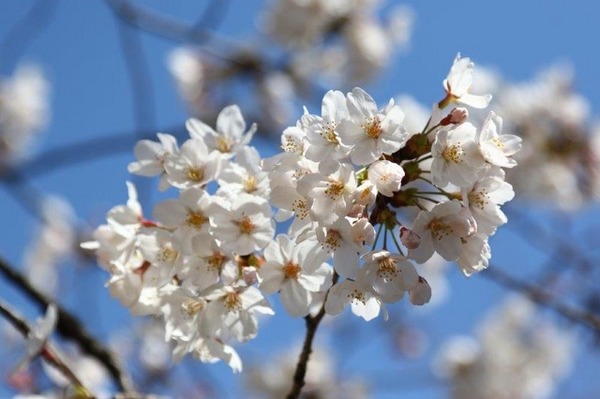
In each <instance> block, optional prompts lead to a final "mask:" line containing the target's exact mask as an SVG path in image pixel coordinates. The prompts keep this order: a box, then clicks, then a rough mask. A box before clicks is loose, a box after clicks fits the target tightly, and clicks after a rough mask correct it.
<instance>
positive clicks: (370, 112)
mask: <svg viewBox="0 0 600 399" xmlns="http://www.w3.org/2000/svg"><path fill="white" fill-rule="evenodd" d="M347 102H348V110H349V112H350V118H351V119H349V120H345V121H343V122H342V123H341V126H340V130H339V132H340V137H341V139H342V142H344V143H345V144H347V145H349V146H351V149H350V158H351V159H352V162H353V163H355V164H357V165H368V164H370V163H372V162H374V161H376V160H377V159H378V158H379V157H380V156H381V155H383V154H386V155H390V154H392V153H394V152H396V151H398V150H399V149H400V148H402V147H403V146H404V145H405V144H406V142H407V141H408V139H409V138H410V135H409V134H408V133H407V132H406V129H405V128H404V126H402V120H403V119H404V113H403V112H402V110H401V109H400V107H398V106H397V105H394V104H393V100H391V102H390V104H389V105H388V107H386V108H385V109H383V110H379V109H378V107H377V104H376V103H375V100H373V98H372V97H371V96H370V95H369V94H368V93H367V92H365V91H364V90H362V89H360V88H358V87H357V88H354V89H353V90H352V92H351V93H349V94H348V96H347Z"/></svg>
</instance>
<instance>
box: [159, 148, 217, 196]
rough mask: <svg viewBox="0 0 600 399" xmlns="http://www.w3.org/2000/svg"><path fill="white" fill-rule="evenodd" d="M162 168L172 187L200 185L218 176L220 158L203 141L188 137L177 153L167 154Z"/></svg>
mask: <svg viewBox="0 0 600 399" xmlns="http://www.w3.org/2000/svg"><path fill="white" fill-rule="evenodd" d="M164 168H165V170H166V171H167V180H168V181H169V183H171V185H173V186H174V187H177V188H179V189H186V188H192V187H202V186H204V185H206V184H207V183H208V182H210V181H212V180H214V179H216V178H217V177H218V175H219V173H220V171H221V158H220V156H219V153H218V152H217V151H212V152H210V151H209V149H208V147H207V146H206V144H205V143H204V141H202V140H198V139H190V140H187V141H186V142H185V143H183V145H182V146H181V149H180V150H179V152H178V153H176V154H171V155H169V156H167V160H166V161H165V163H164Z"/></svg>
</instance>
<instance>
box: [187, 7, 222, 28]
mask: <svg viewBox="0 0 600 399" xmlns="http://www.w3.org/2000/svg"><path fill="white" fill-rule="evenodd" d="M229 4H230V0H212V1H211V2H209V3H208V5H207V6H206V7H205V8H204V11H203V12H202V15H201V16H200V18H198V21H197V22H196V23H195V24H194V26H193V28H192V29H205V30H206V29H210V30H216V29H217V28H218V27H219V25H221V23H222V22H223V19H224V18H225V16H226V15H227V9H228V8H229Z"/></svg>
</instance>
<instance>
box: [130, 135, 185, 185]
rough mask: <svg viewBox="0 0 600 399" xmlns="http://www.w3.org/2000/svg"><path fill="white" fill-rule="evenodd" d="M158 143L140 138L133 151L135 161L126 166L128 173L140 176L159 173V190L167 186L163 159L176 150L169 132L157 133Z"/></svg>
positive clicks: (175, 142) (173, 138) (175, 141)
mask: <svg viewBox="0 0 600 399" xmlns="http://www.w3.org/2000/svg"><path fill="white" fill-rule="evenodd" d="M157 136H158V140H159V141H160V143H157V142H155V141H150V140H140V141H138V142H137V143H136V145H135V147H134V149H133V152H134V154H135V157H136V159H137V161H135V162H131V163H130V164H129V166H128V167H127V170H128V171H129V173H133V174H135V175H140V176H157V175H160V184H159V188H160V190H166V189H167V188H169V182H168V180H167V172H166V171H165V167H164V165H165V161H166V159H167V157H168V156H170V155H173V154H176V153H177V151H178V148H177V140H176V139H175V137H173V136H171V135H170V134H165V133H158V134H157Z"/></svg>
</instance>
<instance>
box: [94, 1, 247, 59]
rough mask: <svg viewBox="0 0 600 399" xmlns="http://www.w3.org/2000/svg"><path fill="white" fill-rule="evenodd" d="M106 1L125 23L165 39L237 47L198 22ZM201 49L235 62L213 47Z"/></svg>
mask: <svg viewBox="0 0 600 399" xmlns="http://www.w3.org/2000/svg"><path fill="white" fill-rule="evenodd" d="M106 3H107V4H108V6H109V7H110V8H111V9H112V10H113V12H115V14H116V15H117V16H118V17H119V18H121V19H122V20H123V21H124V22H125V23H127V24H129V25H131V26H133V27H135V28H138V29H140V30H142V31H144V32H147V33H151V34H154V35H157V36H159V37H162V38H165V39H170V40H175V41H179V42H184V43H186V42H190V43H193V44H196V45H199V44H203V43H206V42H208V41H218V43H217V46H215V47H217V48H219V49H223V48H232V47H237V46H234V45H233V43H230V42H229V41H225V40H224V39H222V38H217V37H216V36H215V34H214V32H211V31H208V30H206V29H203V28H201V27H199V26H198V24H196V25H195V26H188V25H187V24H184V23H182V22H179V21H177V20H175V19H172V18H169V17H166V16H164V15H160V14H158V13H154V12H152V11H150V10H147V9H145V8H142V7H140V6H137V5H134V4H132V2H130V1H128V0H106ZM202 51H204V52H206V53H207V54H209V55H211V56H213V57H215V58H219V59H221V60H224V61H227V62H229V63H234V64H235V63H237V62H236V61H235V60H233V59H231V58H229V57H228V56H224V55H222V54H219V53H217V52H216V51H215V50H214V49H207V48H203V49H202Z"/></svg>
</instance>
